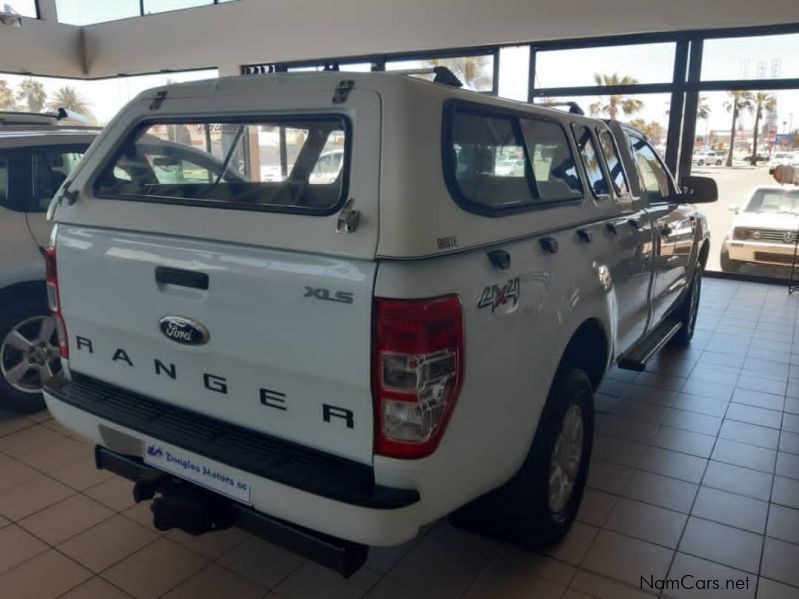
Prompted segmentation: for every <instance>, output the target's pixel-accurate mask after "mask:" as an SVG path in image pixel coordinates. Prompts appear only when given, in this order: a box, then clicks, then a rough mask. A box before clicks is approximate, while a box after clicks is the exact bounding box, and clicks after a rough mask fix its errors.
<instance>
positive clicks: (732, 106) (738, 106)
mask: <svg viewBox="0 0 799 599" xmlns="http://www.w3.org/2000/svg"><path fill="white" fill-rule="evenodd" d="M727 93H728V94H729V99H728V100H727V101H726V102H724V108H726V109H727V112H731V113H732V125H730V151H729V152H728V153H727V163H726V166H728V167H729V166H732V153H733V150H735V126H736V124H737V123H738V115H739V114H740V113H741V111H742V110H743V111H751V110H752V92H750V91H745V90H734V91H730V92H727Z"/></svg>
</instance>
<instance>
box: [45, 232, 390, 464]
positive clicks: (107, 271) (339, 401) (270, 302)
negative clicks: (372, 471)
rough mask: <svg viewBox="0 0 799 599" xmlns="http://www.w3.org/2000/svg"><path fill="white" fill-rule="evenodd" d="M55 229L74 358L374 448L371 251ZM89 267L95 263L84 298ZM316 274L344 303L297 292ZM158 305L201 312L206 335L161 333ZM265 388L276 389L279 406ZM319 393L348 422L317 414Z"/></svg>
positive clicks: (208, 407)
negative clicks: (186, 275) (346, 253)
mask: <svg viewBox="0 0 799 599" xmlns="http://www.w3.org/2000/svg"><path fill="white" fill-rule="evenodd" d="M58 238H59V241H58V251H59V255H58V263H59V276H60V277H63V281H64V282H63V284H62V286H61V288H60V295H61V302H62V310H63V313H64V316H65V319H66V320H67V322H69V326H68V329H67V330H68V333H69V335H70V345H71V347H72V348H74V349H73V351H72V353H71V355H70V368H71V369H72V370H73V371H77V372H81V373H84V374H90V375H92V376H94V377H96V378H98V379H100V380H103V381H108V382H113V383H114V384H116V385H119V386H121V387H123V388H128V389H134V390H136V391H139V392H141V393H143V394H145V395H148V396H150V397H157V398H159V399H161V400H162V401H165V402H168V403H170V404H174V405H176V406H179V407H185V408H189V409H192V410H195V411H199V412H201V413H203V414H207V415H210V416H213V417H216V418H220V419H223V420H226V421H229V422H232V423H234V424H238V425H240V426H245V427H248V428H252V429H254V430H257V431H260V432H264V433H268V434H270V435H274V436H276V437H280V438H284V439H290V440H293V441H296V442H301V443H303V444H305V445H309V446H311V447H316V448H318V449H324V450H326V451H329V452H331V453H335V454H337V455H340V456H342V457H347V458H350V459H353V460H356V461H361V462H364V463H370V462H371V459H372V427H371V422H372V399H371V389H370V382H369V381H370V378H369V366H370V353H369V352H370V342H369V340H370V336H371V315H372V313H371V302H372V284H373V279H374V273H375V270H376V265H375V264H374V262H369V261H354V260H346V259H337V258H330V257H325V256H319V255H314V254H300V253H296V252H282V251H277V250H268V249H265V248H252V247H242V246H231V245H223V244H220V243H218V242H202V241H196V240H190V239H175V238H169V237H161V238H154V237H152V236H151V235H142V234H136V233H128V232H123V231H114V230H106V229H96V228H84V227H73V226H65V225H62V226H61V228H60V230H59V237H58ZM158 265H160V266H167V267H171V268H183V269H188V270H193V271H197V270H199V271H201V272H205V273H208V274H209V279H210V282H209V285H210V287H209V289H207V290H200V289H189V288H185V287H179V286H176V285H171V284H162V283H159V282H157V281H156V277H155V267H156V266H158ZM87 271H89V272H96V273H102V274H101V275H100V276H101V277H102V284H100V285H95V286H93V287H92V289H91V297H90V300H89V301H86V295H85V285H86V283H85V280H84V276H83V275H84V273H85V272H87ZM320 287H321V288H325V289H332V290H335V291H336V292H340V293H348V294H350V297H351V298H352V303H351V304H345V303H341V302H337V301H324V300H320V299H317V298H315V297H306V296H305V294H306V289H307V288H312V289H313V288H320ZM168 315H171V316H182V317H187V318H190V319H193V320H196V321H198V322H200V323H203V324H205V325H207V326H208V329H209V333H210V339H209V341H208V343H207V344H205V345H202V346H187V345H181V344H179V343H175V342H174V341H172V340H170V339H167V338H166V337H165V336H164V335H163V334H162V333H161V330H160V329H159V321H160V319H161V318H163V317H164V316H168ZM79 337H80V338H81V339H83V340H88V343H87V342H86V341H81V339H78V338H79ZM342 343H346V351H340V348H341V344H342ZM119 350H123V352H124V354H123V353H117V352H118V351H119ZM115 356H116V359H114V358H115ZM156 359H158V360H160V361H161V362H162V363H163V364H164V365H165V367H158V368H157V369H156V365H155V360H156ZM156 370H157V372H156ZM168 371H169V372H168ZM172 372H174V375H175V376H174V378H173V377H172V376H171V374H170V373H172ZM261 389H264V390H266V391H265V392H269V393H276V394H277V395H276V397H279V398H281V399H280V400H278V401H275V402H274V405H275V406H276V407H270V406H269V405H267V404H268V403H270V402H267V404H264V403H263V402H262V401H261ZM324 405H329V406H333V407H336V408H344V409H347V410H351V411H352V412H353V413H354V421H355V423H356V426H354V427H352V428H349V427H348V426H347V423H346V422H345V421H343V420H342V419H341V418H332V419H330V421H329V422H325V421H324V418H323V406H324Z"/></svg>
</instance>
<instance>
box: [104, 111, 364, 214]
mask: <svg viewBox="0 0 799 599" xmlns="http://www.w3.org/2000/svg"><path fill="white" fill-rule="evenodd" d="M349 141H350V140H349V126H348V122H347V121H346V120H345V119H344V118H343V117H328V116H324V117H317V116H310V117H291V118H290V119H258V120H248V121H239V120H233V119H231V120H229V121H225V120H214V121H200V120H186V121H182V120H181V121H172V120H170V121H162V122H158V121H155V122H154V121H148V122H147V123H146V124H144V125H143V126H141V127H139V128H137V129H135V130H134V131H133V132H132V133H131V134H130V135H129V137H128V138H127V139H125V141H124V142H123V143H122V145H121V147H120V149H119V150H118V151H117V152H116V153H115V154H114V156H113V158H112V159H111V160H110V161H109V162H108V163H107V164H106V165H105V167H104V168H103V169H102V170H101V172H100V175H99V176H98V177H97V179H96V182H95V194H96V195H97V196H98V197H103V198H117V199H125V200H139V201H149V202H163V203H176V204H187V205H197V206H206V207H216V208H230V209H237V210H267V211H275V212H290V213H302V214H331V213H332V212H335V211H336V210H337V209H338V208H339V206H340V205H341V204H342V203H343V200H344V197H345V195H346V192H347V177H348V170H349V169H348V166H349Z"/></svg>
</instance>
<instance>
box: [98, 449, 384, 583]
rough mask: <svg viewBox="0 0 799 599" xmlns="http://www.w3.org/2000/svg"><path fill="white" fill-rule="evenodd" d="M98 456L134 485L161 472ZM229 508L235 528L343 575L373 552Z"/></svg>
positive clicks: (102, 452) (107, 454) (101, 464)
mask: <svg viewBox="0 0 799 599" xmlns="http://www.w3.org/2000/svg"><path fill="white" fill-rule="evenodd" d="M94 456H95V461H96V463H97V468H98V469H101V470H108V471H110V472H113V473H114V474H117V475H119V476H122V477H124V478H127V479H128V480H130V481H132V482H134V483H135V482H138V481H141V480H145V479H148V478H149V479H152V478H153V477H154V473H157V471H156V470H155V468H151V467H149V466H147V465H146V464H144V463H143V462H142V460H141V459H139V458H134V457H130V456H125V455H122V454H118V453H114V452H113V451H110V450H108V449H106V448H104V447H100V446H99V445H98V446H96V447H95V451H94ZM228 508H229V509H231V510H232V512H233V514H234V520H233V523H234V525H235V526H237V527H239V528H241V529H242V530H246V531H248V532H250V533H252V534H254V535H256V536H259V537H261V538H264V539H267V540H269V541H271V542H273V543H275V544H277V545H280V546H281V547H284V548H286V549H288V550H290V551H293V552H294V553H298V554H300V555H303V556H305V557H307V558H309V559H311V560H313V561H315V562H317V563H319V564H322V565H324V566H327V567H328V568H331V569H332V570H335V571H336V572H339V573H340V574H341V575H342V576H346V577H349V576H351V575H352V574H354V573H355V572H356V571H357V570H358V569H359V568H360V567H361V566H362V565H363V564H364V562H365V561H366V557H367V555H368V552H369V548H368V547H367V546H366V545H361V544H359V543H353V542H351V541H345V540H343V539H337V538H335V537H330V536H328V535H323V534H319V533H316V532H314V531H312V530H307V529H304V528H301V527H298V526H294V525H292V524H290V523H288V522H284V521H282V520H279V519H277V518H272V517H270V516H267V515H265V514H261V513H259V512H257V511H255V510H253V509H251V508H248V507H246V506H244V505H240V504H238V503H236V502H234V501H230V502H229V503H228Z"/></svg>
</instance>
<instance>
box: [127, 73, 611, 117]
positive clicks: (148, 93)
mask: <svg viewBox="0 0 799 599" xmlns="http://www.w3.org/2000/svg"><path fill="white" fill-rule="evenodd" d="M342 81H352V82H353V84H354V85H353V86H354V87H362V88H368V89H371V90H374V91H376V92H378V93H379V94H381V95H386V96H391V95H392V94H397V93H413V94H432V95H437V96H441V95H444V96H450V97H452V98H459V99H463V100H468V101H470V102H474V103H478V104H486V105H489V106H505V107H507V108H511V109H515V110H520V109H523V110H530V111H532V112H540V113H542V114H547V115H550V116H554V115H560V116H563V115H565V114H567V113H568V115H569V117H570V118H575V117H576V118H579V117H580V115H578V114H576V113H569V112H568V107H565V106H564V107H562V108H554V107H547V106H546V105H542V104H530V103H528V102H520V101H517V100H510V99H507V98H500V97H497V96H491V95H488V94H485V93H480V92H476V91H472V90H470V89H466V88H459V87H456V86H453V85H447V84H443V83H434V82H432V81H428V80H425V79H421V78H419V77H413V76H408V75H407V74H403V72H402V71H400V72H391V71H371V72H368V73H360V72H349V71H314V72H301V73H270V74H267V75H238V76H231V77H218V78H216V79H200V80H196V81H186V82H182V83H171V84H168V85H164V86H160V87H156V88H151V89H148V90H144V91H143V92H141V93H140V94H139V95H138V97H137V99H144V98H152V97H153V96H155V95H156V94H159V93H164V92H165V94H166V95H165V96H164V99H165V100H168V99H169V98H170V97H174V98H200V97H212V96H222V95H225V96H227V95H237V94H252V93H258V92H261V93H265V92H268V91H269V90H272V89H274V88H275V87H280V88H285V87H291V88H292V89H294V90H296V91H297V92H300V93H301V92H302V91H309V90H319V88H320V87H329V88H330V90H331V100H332V93H333V91H334V90H335V89H336V86H337V85H338V84H339V83H341V82H342ZM583 118H587V119H590V117H583ZM591 120H597V119H591Z"/></svg>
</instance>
